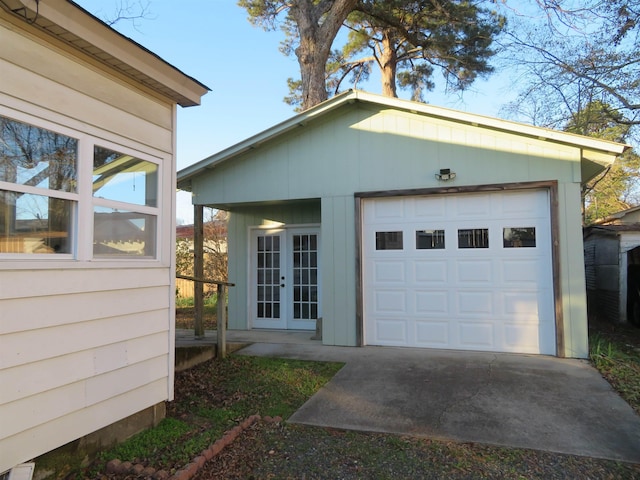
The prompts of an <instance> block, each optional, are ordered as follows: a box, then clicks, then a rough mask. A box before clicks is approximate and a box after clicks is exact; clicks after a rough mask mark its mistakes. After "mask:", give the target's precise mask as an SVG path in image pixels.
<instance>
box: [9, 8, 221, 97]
mask: <svg viewBox="0 0 640 480" xmlns="http://www.w3.org/2000/svg"><path fill="white" fill-rule="evenodd" d="M0 9H4V10H5V11H6V12H9V13H10V14H11V15H12V17H13V18H15V19H20V20H22V21H26V22H27V23H29V24H31V25H33V26H35V27H36V28H38V29H39V30H40V31H41V32H44V33H45V34H47V35H51V36H53V37H55V38H57V39H58V40H60V41H62V42H64V43H65V44H66V45H69V46H70V47H72V48H73V49H75V50H77V51H80V52H82V53H84V54H86V55H88V56H89V57H90V58H91V59H93V60H95V61H97V62H98V63H100V64H102V65H104V66H106V67H107V68H109V69H110V70H114V71H117V72H119V73H120V74H122V75H124V76H126V77H128V78H130V79H133V80H134V81H136V82H137V83H139V84H142V85H145V86H146V87H148V88H150V89H152V90H153V91H155V92H158V93H160V94H162V95H164V96H166V97H168V98H169V99H171V100H173V101H174V102H175V103H177V104H178V105H181V106H183V107H189V106H194V105H199V104H200V99H201V97H202V96H203V95H204V94H205V93H207V92H208V91H209V90H210V89H209V88H208V87H207V86H206V85H204V84H202V83H200V82H199V81H197V80H196V79H194V78H193V77H190V76H188V75H186V74H184V73H183V72H181V71H180V70H178V69H177V68H176V67H174V66H173V65H171V64H169V63H167V62H166V61H164V60H163V59H162V58H160V57H159V56H158V55H156V54H154V53H153V52H151V51H150V50H147V49H146V48H145V47H143V46H142V45H140V44H139V43H137V42H135V41H133V40H132V39H130V38H128V37H126V36H124V35H122V34H121V33H119V32H117V31H116V30H114V29H113V28H111V27H110V26H109V25H107V24H106V23H104V22H103V21H102V20H100V19H99V18H97V17H95V16H94V15H92V14H91V13H89V12H88V11H86V10H85V9H84V8H82V7H81V6H80V5H78V4H77V3H75V2H73V1H71V0H66V1H60V0H56V1H47V2H45V1H42V0H40V1H34V0H2V2H0Z"/></svg>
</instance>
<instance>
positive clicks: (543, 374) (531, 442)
mask: <svg viewBox="0 0 640 480" xmlns="http://www.w3.org/2000/svg"><path fill="white" fill-rule="evenodd" d="M238 353H241V354H244V355H256V356H273V357H280V358H296V359H303V360H305V359H306V360H320V361H340V362H345V363H346V365H345V366H344V368H342V370H340V371H339V372H338V374H337V375H336V376H335V377H334V378H333V379H332V380H331V381H330V382H329V383H328V384H327V385H326V386H325V387H324V388H322V389H321V390H320V391H319V392H318V393H316V394H315V395H314V396H313V397H312V398H311V399H310V400H309V401H307V402H306V403H305V404H304V405H303V406H302V407H301V408H300V409H299V410H298V411H297V412H296V413H294V414H293V415H292V416H291V417H290V418H289V422H292V423H302V424H307V425H317V426H323V427H333V428H340V429H350V430H360V431H368V432H385V433H395V434H408V435H415V436H423V437H428V438H432V439H442V440H454V441H459V442H479V443H486V444H492V445H503V446H508V447H521V448H531V449H536V450H546V451H552V452H560V453H567V454H575V455H583V456H589V457H597V458H605V459H612V460H621V461H626V462H633V463H640V417H639V416H638V415H636V414H635V412H634V411H633V410H632V409H631V407H630V406H629V405H628V404H627V403H626V402H624V401H623V400H622V399H621V398H620V397H619V396H618V395H617V394H616V393H615V392H614V391H613V390H612V388H611V387H610V386H609V384H608V383H607V382H606V381H605V380H604V379H603V378H602V377H601V376H600V374H599V373H598V372H597V370H595V369H594V368H592V367H591V366H590V365H589V364H588V363H587V362H586V361H581V360H571V359H558V358H553V357H546V356H534V355H531V356H529V355H511V354H493V353H477V352H459V351H444V350H426V349H424V350H423V349H403V348H387V347H364V348H351V347H328V346H321V345H317V344H315V345H313V344H311V345H310V344H305V345H300V344H269V343H255V344H253V345H250V346H249V347H247V348H244V349H242V350H240V352H238Z"/></svg>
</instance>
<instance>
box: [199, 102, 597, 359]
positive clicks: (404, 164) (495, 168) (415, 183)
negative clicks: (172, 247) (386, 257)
mask: <svg viewBox="0 0 640 480" xmlns="http://www.w3.org/2000/svg"><path fill="white" fill-rule="evenodd" d="M580 159H581V152H580V149H579V148H578V147H572V146H567V145H562V144H558V143H553V142H551V141H545V140H543V139H539V138H533V137H527V136H524V135H518V134H515V133H507V132H503V131H496V130H492V129H490V128H486V127H479V126H474V125H470V124H463V123H458V122H454V121H451V120H446V119H442V118H436V117H429V116H426V115H420V114H412V113H409V112H403V111H397V110H393V109H388V108H374V107H372V106H368V105H362V104H353V105H349V106H348V107H344V108H341V109H338V110H336V111H333V112H330V113H327V114H326V115H325V116H323V117H322V118H320V119H316V120H314V121H311V122H310V123H308V124H306V125H301V126H299V127H297V128H296V129H294V130H292V131H289V132H288V133H286V134H283V135H282V136H280V137H277V139H276V140H272V141H269V142H265V143H264V144H261V145H259V146H257V147H256V148H253V149H251V150H248V151H246V152H244V153H243V154H241V155H239V156H237V157H235V158H233V159H232V160H230V161H227V162H223V163H222V164H219V165H216V166H215V168H213V169H212V170H209V171H205V172H204V173H203V174H202V175H199V176H197V177H195V178H194V179H193V180H192V189H193V192H194V203H198V204H205V205H213V206H218V207H220V208H226V209H228V210H230V211H231V212H232V215H231V222H230V226H229V269H230V270H229V280H230V281H231V282H235V283H236V287H235V288H232V289H231V291H230V299H229V322H230V327H231V328H240V329H242V328H247V318H248V317H247V298H248V289H247V284H246V282H247V278H246V277H247V273H248V264H247V261H248V259H247V256H248V240H249V227H251V226H256V225H261V224H263V223H264V222H265V221H267V220H271V221H278V222H283V223H285V224H309V223H314V224H318V223H321V246H322V268H323V271H322V285H323V293H322V295H323V297H322V298H323V300H322V304H323V308H322V314H323V319H324V323H323V326H324V332H323V341H324V343H325V344H331V345H355V344H356V342H357V338H356V264H355V241H356V239H355V231H354V230H355V218H354V204H355V201H354V193H355V192H367V191H387V190H404V189H414V188H437V187H443V186H452V187H459V186H468V185H469V186H470V185H482V184H501V183H513V182H533V181H548V180H557V181H558V194H559V195H558V196H559V203H560V205H559V224H560V232H559V235H560V275H561V285H562V295H563V311H564V327H565V348H566V354H567V356H572V357H573V356H575V357H584V356H586V354H587V350H586V344H587V331H586V329H587V324H586V300H585V292H584V264H583V259H582V236H581V227H580V223H581V219H580V173H579V172H580ZM441 168H450V169H451V170H452V171H454V172H456V174H457V177H456V179H455V180H453V181H450V182H448V183H446V184H444V183H441V182H438V181H437V180H436V179H435V175H434V174H435V173H437V172H438V171H439V170H440V169H441ZM209 172H210V173H209ZM304 199H316V200H315V201H314V202H312V203H300V201H302V200H304ZM248 203H262V204H263V205H264V206H261V207H249V206H241V204H244V205H246V204H248ZM320 204H321V205H322V208H320Z"/></svg>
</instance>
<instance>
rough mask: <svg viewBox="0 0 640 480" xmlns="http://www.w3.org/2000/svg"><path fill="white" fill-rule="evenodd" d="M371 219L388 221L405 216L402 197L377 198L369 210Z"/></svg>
mask: <svg viewBox="0 0 640 480" xmlns="http://www.w3.org/2000/svg"><path fill="white" fill-rule="evenodd" d="M370 213H371V219H373V220H378V221H382V222H388V221H390V220H393V219H403V218H405V202H404V200H402V199H392V198H390V199H379V200H378V201H376V202H375V205H374V207H373V208H372V209H371V210H370Z"/></svg>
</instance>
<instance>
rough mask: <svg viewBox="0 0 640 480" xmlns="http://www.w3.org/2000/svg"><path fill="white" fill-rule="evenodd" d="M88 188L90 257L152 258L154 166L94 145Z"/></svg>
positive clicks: (156, 186)
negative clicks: (90, 198)
mask: <svg viewBox="0 0 640 480" xmlns="http://www.w3.org/2000/svg"><path fill="white" fill-rule="evenodd" d="M92 185H93V197H94V204H95V205H94V215H93V234H94V237H93V254H94V256H96V257H105V256H107V257H108V256H142V257H155V254H156V248H155V238H156V215H154V214H152V213H156V212H154V211H153V210H149V209H146V208H144V207H156V206H157V205H158V165H157V164H155V163H152V162H148V161H145V160H141V159H139V158H135V157H133V156H131V155H127V154H123V153H119V152H116V151H113V150H110V149H108V148H104V147H100V146H95V147H94V149H93V184H92ZM115 202H117V203H119V204H120V203H127V204H128V205H126V208H123V206H122V205H116V204H115Z"/></svg>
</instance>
